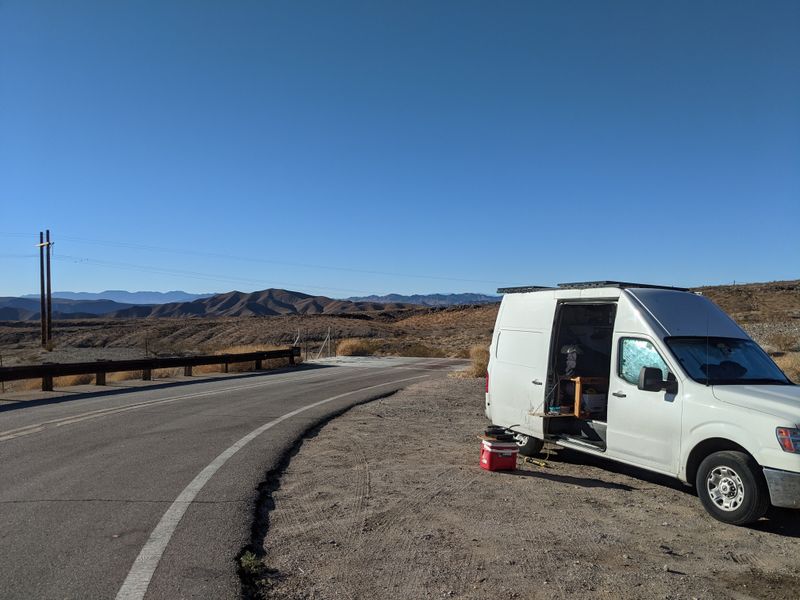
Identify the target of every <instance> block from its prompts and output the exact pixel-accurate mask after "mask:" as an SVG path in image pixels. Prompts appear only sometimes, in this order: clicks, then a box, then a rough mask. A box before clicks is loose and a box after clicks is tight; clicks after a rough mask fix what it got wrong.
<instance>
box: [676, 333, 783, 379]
mask: <svg viewBox="0 0 800 600" xmlns="http://www.w3.org/2000/svg"><path fill="white" fill-rule="evenodd" d="M666 342H667V346H669V349H670V350H671V351H672V354H674V355H675V358H676V359H678V362H680V363H681V365H683V368H684V369H685V370H686V372H687V373H688V374H689V377H691V378H692V379H694V380H695V381H697V382H698V383H704V384H707V385H735V384H769V385H792V382H791V381H789V380H788V379H787V378H786V376H785V375H784V374H783V373H782V372H781V370H780V369H779V368H778V366H777V365H776V364H775V363H774V362H772V359H771V358H770V357H769V356H767V353H766V352H764V351H763V350H762V349H761V347H760V346H759V345H758V344H756V343H755V342H754V341H752V340H743V339H736V338H721V337H708V338H706V337H670V338H667V339H666Z"/></svg>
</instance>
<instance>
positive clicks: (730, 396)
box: [486, 281, 800, 524]
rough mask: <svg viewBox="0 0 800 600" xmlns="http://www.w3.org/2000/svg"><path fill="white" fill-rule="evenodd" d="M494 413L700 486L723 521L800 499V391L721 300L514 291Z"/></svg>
mask: <svg viewBox="0 0 800 600" xmlns="http://www.w3.org/2000/svg"><path fill="white" fill-rule="evenodd" d="M498 293H502V294H504V296H503V301H502V303H501V305H500V312H499V314H498V315H497V323H496V326H495V329H494V333H493V336H492V345H491V347H490V351H491V357H490V359H489V369H488V373H487V384H486V416H487V417H488V418H489V419H490V421H491V422H492V423H493V424H494V425H499V426H502V427H505V428H506V429H509V430H511V431H513V432H514V433H515V437H516V438H517V441H518V444H519V446H520V452H521V453H522V454H525V455H533V454H536V453H538V452H539V451H540V450H541V449H542V445H543V443H544V441H547V442H552V443H555V444H558V445H560V446H564V447H567V448H571V449H573V450H578V451H581V452H586V453H588V454H595V455H598V456H603V457H606V458H609V459H612V460H615V461H619V462H622V463H626V464H629V465H635V466H637V467H641V468H644V469H648V470H651V471H655V472H658V473H663V474H666V475H670V476H673V477H677V478H678V479H680V480H682V481H684V482H686V483H689V484H694V485H695V486H696V489H697V493H698V495H699V497H700V500H701V502H702V503H703V505H704V506H705V508H706V510H708V512H709V513H710V514H711V515H712V516H714V517H715V518H717V519H719V520H721V521H725V522H727V523H735V524H744V523H749V522H752V521H755V520H757V519H759V518H760V517H762V516H763V515H764V514H765V513H766V511H767V509H768V507H769V505H770V503H771V504H772V505H773V506H780V507H789V508H800V387H799V386H796V385H794V384H793V383H792V382H791V381H789V379H788V378H787V377H786V376H785V375H784V374H783V372H781V370H780V369H779V368H778V367H777V366H776V365H775V363H774V362H773V361H772V359H770V357H769V356H768V355H767V354H766V353H765V352H764V351H763V350H762V349H761V347H760V346H758V344H756V343H755V342H754V341H753V340H751V339H750V337H749V336H748V335H747V334H746V333H745V332H744V331H742V329H741V328H740V327H739V326H738V325H736V323H734V321H733V320H732V319H731V318H730V317H728V315H726V314H725V313H724V312H723V311H722V310H721V309H720V308H719V307H718V306H717V305H716V304H714V303H713V302H711V301H710V300H708V299H707V298H705V297H703V296H702V295H699V294H696V293H693V292H690V291H688V290H685V289H679V288H670V287H663V286H654V285H644V284H636V283H623V282H614V281H600V282H586V283H573V284H559V286H558V288H543V287H524V288H501V289H500V290H498Z"/></svg>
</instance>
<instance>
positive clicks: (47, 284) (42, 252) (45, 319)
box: [39, 229, 53, 349]
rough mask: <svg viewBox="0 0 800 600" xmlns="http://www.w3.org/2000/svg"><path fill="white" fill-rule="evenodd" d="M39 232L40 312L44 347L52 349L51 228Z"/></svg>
mask: <svg viewBox="0 0 800 600" xmlns="http://www.w3.org/2000/svg"><path fill="white" fill-rule="evenodd" d="M46 232H47V233H46V234H44V233H42V232H41V231H40V232H39V300H40V301H39V314H40V316H41V321H42V348H48V349H50V348H51V347H52V340H53V290H52V288H51V280H50V246H52V245H53V242H51V241H50V230H49V229H47V230H46Z"/></svg>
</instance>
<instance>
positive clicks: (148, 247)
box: [3, 234, 507, 285]
mask: <svg viewBox="0 0 800 600" xmlns="http://www.w3.org/2000/svg"><path fill="white" fill-rule="evenodd" d="M3 235H4V234H3ZM12 235H25V234H12ZM61 239H62V240H66V241H72V242H77V243H81V244H92V245H99V246H108V247H115V248H127V249H131V250H147V251H150V252H163V253H168V254H182V255H187V256H200V257H204V258H221V259H223V260H236V261H243V262H253V263H263V264H273V265H283V266H288V267H302V268H306V269H324V270H331V271H344V272H348V273H364V274H368V275H386V276H390V277H406V278H411V279H431V280H438V281H460V282H467V283H483V284H492V285H495V284H497V285H503V284H505V283H507V282H503V281H492V280H484V279H469V278H463V277H447V276H439V275H422V274H413V273H398V272H393V271H378V270H374V269H360V268H353V267H340V266H334V265H317V264H309V263H299V262H289V261H279V260H272V259H267V258H255V257H251V256H237V255H234V254H224V253H219V252H203V251H200V250H189V249H186V248H165V247H163V246H151V245H147V244H139V243H135V242H120V241H111V240H95V239H90V238H82V237H77V236H70V235H62V236H61Z"/></svg>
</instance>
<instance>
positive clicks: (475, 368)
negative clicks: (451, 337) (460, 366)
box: [456, 344, 489, 377]
mask: <svg viewBox="0 0 800 600" xmlns="http://www.w3.org/2000/svg"><path fill="white" fill-rule="evenodd" d="M469 357H470V360H472V363H471V364H470V365H469V367H467V368H466V369H464V370H463V371H456V375H457V376H458V377H486V369H487V368H488V367H489V348H488V346H484V345H483V344H476V345H474V346H472V348H470V349H469Z"/></svg>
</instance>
